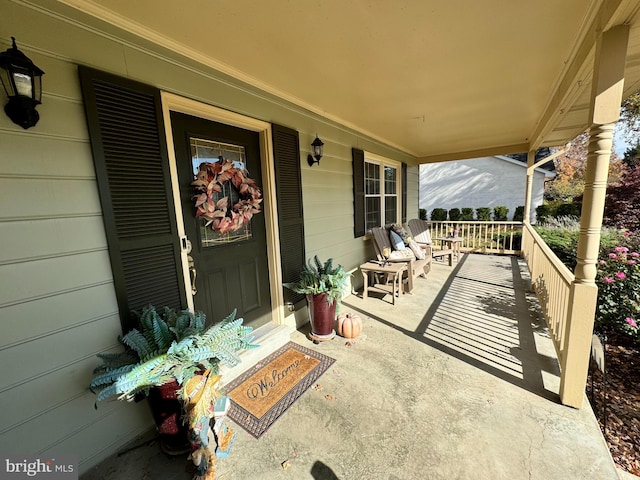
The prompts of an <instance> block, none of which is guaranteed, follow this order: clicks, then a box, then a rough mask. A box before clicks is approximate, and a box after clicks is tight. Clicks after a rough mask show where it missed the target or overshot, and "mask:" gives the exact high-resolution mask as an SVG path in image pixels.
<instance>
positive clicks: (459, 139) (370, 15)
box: [60, 0, 640, 163]
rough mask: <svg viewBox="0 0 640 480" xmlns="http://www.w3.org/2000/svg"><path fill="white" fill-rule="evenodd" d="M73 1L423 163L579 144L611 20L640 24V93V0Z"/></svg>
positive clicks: (639, 82)
mask: <svg viewBox="0 0 640 480" xmlns="http://www.w3.org/2000/svg"><path fill="white" fill-rule="evenodd" d="M60 1H61V3H64V4H67V5H69V6H72V7H74V8H75V9H77V10H78V11H82V12H85V13H89V14H90V15H92V16H94V17H96V18H98V19H101V20H105V21H107V22H108V23H111V24H113V25H115V26H117V27H120V28H123V29H125V30H127V31H130V32H133V33H135V34H137V35H140V36H142V37H144V38H146V39H147V40H151V41H152V42H154V43H156V44H160V45H163V46H166V47H169V48H170V49H172V50H174V51H177V52H179V53H182V54H185V55H187V56H189V57H192V58H193V59H196V60H198V61H200V62H202V63H204V64H208V65H209V66H213V67H215V68H217V69H219V70H221V71H223V72H225V73H228V74H231V75H232V76H234V77H237V78H239V79H241V80H244V81H246V82H248V83H250V84H253V85H255V86H258V87H260V88H262V89H265V90H267V91H269V92H271V93H274V94H276V95H278V96H280V97H283V98H285V99H287V100H290V101H292V102H294V103H296V104H298V105H301V106H303V107H305V108H308V109H309V110H311V111H314V112H317V113H320V114H322V115H325V116H327V117H329V118H331V119H334V120H336V121H339V122H341V123H343V124H345V125H347V126H350V127H353V128H355V129H357V130H359V131H361V132H363V133H366V134H368V135H371V136H372V137H374V138H377V139H380V140H382V141H384V142H386V143H389V144H391V145H394V146H396V147H398V148H400V149H402V150H404V151H406V152H409V153H411V154H413V155H415V156H416V157H418V161H420V162H422V163H424V162H432V161H443V160H452V159H458V158H470V157H475V156H479V155H487V154H500V153H512V152H521V151H525V150H527V149H529V148H536V147H539V146H554V145H560V144H564V143H566V142H568V141H570V140H571V139H572V138H573V137H574V136H575V135H576V134H577V133H579V132H580V131H581V130H583V129H584V128H586V127H587V123H588V114H589V112H588V100H589V94H590V83H591V82H590V81H591V69H592V65H593V58H594V50H595V48H594V45H595V43H594V42H595V32H596V30H597V29H598V28H600V29H605V30H606V29H608V28H610V27H611V26H614V25H617V24H621V23H629V24H630V25H631V39H630V45H629V52H628V57H627V81H626V83H625V94H627V95H628V94H630V93H632V92H633V91H635V90H637V89H638V88H639V87H640V28H638V22H637V20H638V10H639V7H640V0H615V1H608V0H562V1H558V0H538V1H535V2H505V1H504V0H485V1H483V2H478V1H469V0H463V1H462V2H441V1H440V2H436V1H433V0H429V1H415V0H381V1H371V0H352V1H344V0H323V1H313V2H310V1H304V2H293V1H285V0H276V1H270V2H255V1H253V0H218V1H215V2H211V1H204V0H197V1H196V0H194V1H191V2H182V3H180V4H179V5H178V3H176V2H175V1H174V0H136V1H131V0H91V1H89V0H60ZM319 133H320V135H322V132H319Z"/></svg>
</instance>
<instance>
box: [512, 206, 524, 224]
mask: <svg viewBox="0 0 640 480" xmlns="http://www.w3.org/2000/svg"><path fill="white" fill-rule="evenodd" d="M523 220H524V205H520V206H519V207H516V211H515V212H513V221H514V222H522V221H523Z"/></svg>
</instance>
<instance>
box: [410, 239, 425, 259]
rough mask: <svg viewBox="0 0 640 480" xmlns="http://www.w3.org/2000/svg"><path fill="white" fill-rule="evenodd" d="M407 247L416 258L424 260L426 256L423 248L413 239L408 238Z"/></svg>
mask: <svg viewBox="0 0 640 480" xmlns="http://www.w3.org/2000/svg"><path fill="white" fill-rule="evenodd" d="M409 248H410V249H411V251H412V252H413V254H414V255H415V256H416V258H417V259H418V260H424V259H425V258H426V257H427V254H426V252H425V251H424V249H423V248H422V247H420V245H418V244H417V243H416V242H415V240H409Z"/></svg>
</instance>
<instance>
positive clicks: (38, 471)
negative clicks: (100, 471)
mask: <svg viewBox="0 0 640 480" xmlns="http://www.w3.org/2000/svg"><path fill="white" fill-rule="evenodd" d="M0 460H1V463H0V480H20V479H36V480H38V479H40V480H78V457H77V456H76V455H52V456H44V455H2V456H0Z"/></svg>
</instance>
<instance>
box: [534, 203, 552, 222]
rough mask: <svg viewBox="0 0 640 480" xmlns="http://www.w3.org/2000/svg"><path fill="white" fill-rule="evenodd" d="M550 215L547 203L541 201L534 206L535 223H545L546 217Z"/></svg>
mask: <svg viewBox="0 0 640 480" xmlns="http://www.w3.org/2000/svg"><path fill="white" fill-rule="evenodd" d="M550 216H551V207H550V206H549V204H547V203H543V204H542V205H539V206H538V207H537V208H536V223H538V224H540V223H545V222H546V221H547V218H549V217H550Z"/></svg>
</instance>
